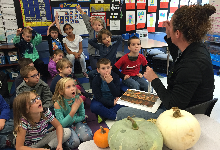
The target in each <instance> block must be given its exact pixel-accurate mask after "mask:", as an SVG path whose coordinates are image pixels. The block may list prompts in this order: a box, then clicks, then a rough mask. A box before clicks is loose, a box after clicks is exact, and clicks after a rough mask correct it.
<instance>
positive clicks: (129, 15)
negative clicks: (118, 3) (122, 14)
mask: <svg viewBox="0 0 220 150" xmlns="http://www.w3.org/2000/svg"><path fill="white" fill-rule="evenodd" d="M134 24H135V11H126V25H134Z"/></svg>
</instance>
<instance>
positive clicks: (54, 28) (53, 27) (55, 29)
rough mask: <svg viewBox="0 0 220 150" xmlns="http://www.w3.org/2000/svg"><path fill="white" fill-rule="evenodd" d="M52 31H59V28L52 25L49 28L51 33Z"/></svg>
mask: <svg viewBox="0 0 220 150" xmlns="http://www.w3.org/2000/svg"><path fill="white" fill-rule="evenodd" d="M51 31H56V32H58V33H59V29H58V28H57V27H56V26H52V27H50V29H49V33H50V32H51Z"/></svg>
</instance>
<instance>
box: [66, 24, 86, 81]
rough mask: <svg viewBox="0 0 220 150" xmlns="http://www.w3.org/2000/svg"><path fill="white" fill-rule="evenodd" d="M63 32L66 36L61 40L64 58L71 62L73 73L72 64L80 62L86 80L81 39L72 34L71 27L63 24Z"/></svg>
mask: <svg viewBox="0 0 220 150" xmlns="http://www.w3.org/2000/svg"><path fill="white" fill-rule="evenodd" d="M63 31H64V32H65V33H66V34H67V36H66V37H65V38H64V39H63V43H64V46H65V49H66V51H67V55H66V57H67V58H68V59H69V60H70V62H72V64H73V66H72V72H73V73H74V63H75V60H78V61H79V62H80V65H81V67H82V73H83V75H84V76H85V77H86V78H88V74H87V73H86V72H87V69H86V61H85V58H86V56H85V54H84V53H83V47H82V40H83V39H82V37H81V36H79V35H75V34H73V27H72V26H71V25H70V24H65V25H64V26H63Z"/></svg>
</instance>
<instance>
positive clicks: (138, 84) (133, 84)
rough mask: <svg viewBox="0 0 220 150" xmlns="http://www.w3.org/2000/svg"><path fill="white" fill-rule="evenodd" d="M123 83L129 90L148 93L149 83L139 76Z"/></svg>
mask: <svg viewBox="0 0 220 150" xmlns="http://www.w3.org/2000/svg"><path fill="white" fill-rule="evenodd" d="M122 83H124V85H126V86H127V87H128V88H129V89H136V90H140V89H141V90H144V91H145V92H148V82H147V81H146V79H145V78H144V77H143V78H139V77H138V76H131V77H130V78H128V79H126V80H123V81H122Z"/></svg>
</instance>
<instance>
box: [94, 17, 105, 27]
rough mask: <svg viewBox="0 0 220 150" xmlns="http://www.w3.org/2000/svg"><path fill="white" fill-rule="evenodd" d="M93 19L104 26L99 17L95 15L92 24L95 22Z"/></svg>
mask: <svg viewBox="0 0 220 150" xmlns="http://www.w3.org/2000/svg"><path fill="white" fill-rule="evenodd" d="M95 21H98V22H100V23H101V25H102V26H103V27H104V22H103V20H102V19H101V18H98V17H96V18H95V19H93V20H92V25H93V24H94V23H95Z"/></svg>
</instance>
